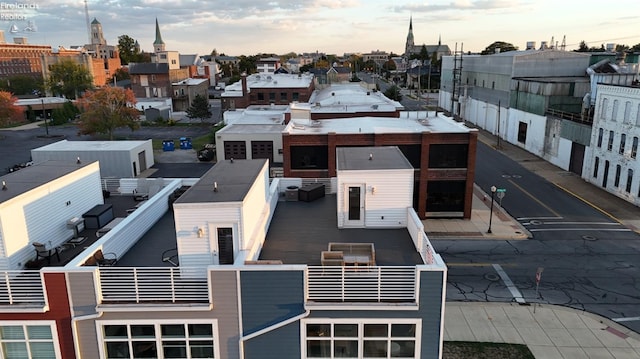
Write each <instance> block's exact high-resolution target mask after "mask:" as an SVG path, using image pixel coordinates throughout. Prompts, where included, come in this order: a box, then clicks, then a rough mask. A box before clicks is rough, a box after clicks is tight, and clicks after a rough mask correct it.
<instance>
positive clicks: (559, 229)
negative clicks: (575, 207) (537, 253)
mask: <svg viewBox="0 0 640 359" xmlns="http://www.w3.org/2000/svg"><path fill="white" fill-rule="evenodd" d="M528 231H529V232H553V231H582V232H584V231H602V232H633V231H632V230H631V229H629V228H532V229H528Z"/></svg>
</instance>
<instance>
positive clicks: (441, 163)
mask: <svg viewBox="0 0 640 359" xmlns="http://www.w3.org/2000/svg"><path fill="white" fill-rule="evenodd" d="M468 152H469V146H468V145H466V144H460V145H447V144H433V145H430V146H429V168H467V158H468Z"/></svg>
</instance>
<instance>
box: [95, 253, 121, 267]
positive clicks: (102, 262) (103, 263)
mask: <svg viewBox="0 0 640 359" xmlns="http://www.w3.org/2000/svg"><path fill="white" fill-rule="evenodd" d="M93 259H95V261H96V264H97V265H98V266H99V267H110V266H114V265H115V264H116V263H118V257H117V256H116V254H115V253H111V252H109V253H102V250H98V251H97V252H95V253H94V254H93Z"/></svg>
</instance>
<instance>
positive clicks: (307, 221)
mask: <svg viewBox="0 0 640 359" xmlns="http://www.w3.org/2000/svg"><path fill="white" fill-rule="evenodd" d="M336 208H337V204H336V196H335V195H327V196H325V197H322V198H320V199H317V200H315V201H313V202H279V203H278V206H277V207H276V211H275V214H274V216H273V220H272V222H271V226H270V227H269V232H268V233H267V238H266V240H265V242H264V245H263V247H262V251H261V253H260V260H281V261H282V262H283V263H285V264H307V265H314V266H315V265H321V263H320V253H321V252H322V251H326V250H327V248H328V245H329V242H343V243H373V245H374V247H375V251H376V265H378V266H406V265H410V266H413V265H417V264H423V261H422V259H421V257H420V254H419V253H418V252H417V251H416V249H415V246H414V244H413V241H412V240H411V236H410V235H409V232H408V231H407V230H406V229H404V228H402V229H338V220H337V214H336Z"/></svg>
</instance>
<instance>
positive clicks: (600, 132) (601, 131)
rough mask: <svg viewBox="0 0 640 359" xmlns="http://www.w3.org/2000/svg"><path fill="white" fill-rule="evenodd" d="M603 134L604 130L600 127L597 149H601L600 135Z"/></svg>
mask: <svg viewBox="0 0 640 359" xmlns="http://www.w3.org/2000/svg"><path fill="white" fill-rule="evenodd" d="M603 134H604V129H603V128H602V127H600V128H599V129H598V147H602V135H603Z"/></svg>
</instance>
